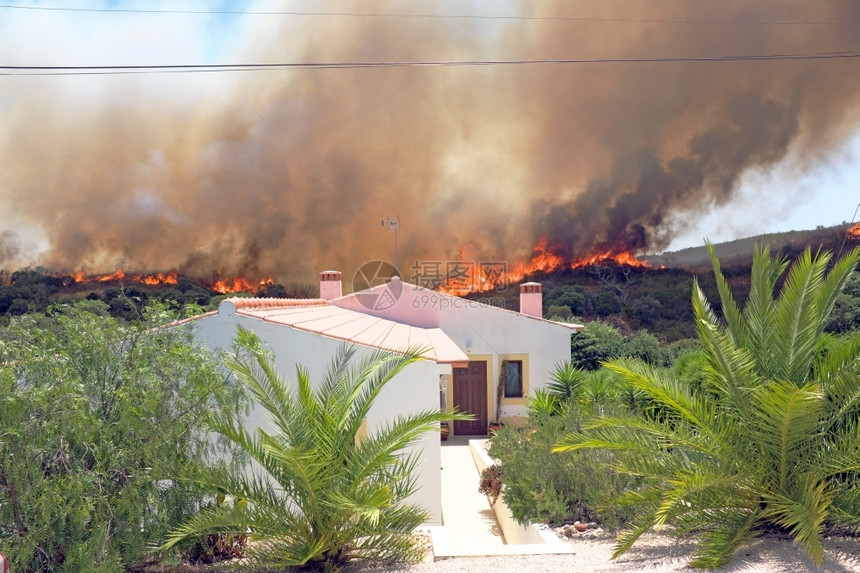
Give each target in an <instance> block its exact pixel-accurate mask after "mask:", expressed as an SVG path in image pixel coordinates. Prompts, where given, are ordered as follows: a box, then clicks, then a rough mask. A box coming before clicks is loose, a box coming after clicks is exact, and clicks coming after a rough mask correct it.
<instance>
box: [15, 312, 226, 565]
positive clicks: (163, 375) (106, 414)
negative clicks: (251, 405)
mask: <svg viewBox="0 0 860 573" xmlns="http://www.w3.org/2000/svg"><path fill="white" fill-rule="evenodd" d="M106 313H107V310H106V305H105V304H104V303H101V302H97V301H96V302H94V301H86V302H82V303H81V304H79V305H76V306H73V307H63V308H59V309H55V310H53V311H52V312H51V313H49V315H47V316H25V317H23V318H21V319H17V320H15V321H14V322H13V323H12V324H11V325H10V327H9V328H8V329H6V330H5V331H3V332H2V334H0V363H2V364H3V368H2V370H0V485H2V487H0V524H2V525H0V536H2V545H3V548H4V552H6V554H7V556H8V557H9V558H10V559H11V561H12V569H13V570H14V571H122V570H123V565H124V564H132V563H137V562H139V561H140V560H141V559H142V557H143V554H144V551H145V550H146V548H147V546H148V545H151V544H153V543H156V542H160V540H161V539H163V537H164V535H165V534H166V533H167V531H169V529H170V528H171V527H173V526H174V525H175V524H177V523H179V522H181V520H183V519H184V518H185V517H187V516H188V515H190V514H192V513H193V512H194V511H196V509H197V507H198V506H199V504H200V502H201V500H202V499H203V492H201V490H200V489H199V488H198V487H197V486H196V485H193V484H192V483H191V482H176V481H173V478H176V477H179V476H195V475H198V474H200V473H201V472H202V471H203V469H204V464H205V462H206V460H207V459H210V458H211V456H213V455H214V454H215V453H216V449H215V445H214V444H213V443H211V442H210V440H209V439H208V434H207V432H206V429H205V427H204V426H203V422H202V419H203V417H204V415H205V414H206V413H207V412H210V411H212V410H214V409H218V410H219V411H220V412H222V415H224V416H230V415H232V414H233V413H234V412H235V409H236V406H235V405H236V404H237V399H238V393H237V390H236V389H235V386H234V385H233V384H232V383H231V382H230V381H229V379H227V378H225V376H224V375H223V374H222V373H221V372H220V370H219V368H218V365H217V362H216V361H215V360H214V359H213V358H212V357H211V356H210V355H209V354H208V353H207V352H205V351H204V350H202V349H200V348H198V347H197V346H196V345H195V344H194V341H193V335H192V332H191V330H190V328H191V327H190V326H189V325H184V326H176V327H173V328H163V327H162V326H163V325H164V324H166V323H167V322H169V321H170V320H172V319H174V318H175V317H174V316H172V315H169V314H166V313H164V312H163V311H162V309H160V308H155V307H153V308H150V309H149V310H148V311H147V312H145V313H144V315H143V320H142V321H141V322H140V323H138V324H135V325H129V324H124V323H119V322H117V321H116V320H114V319H112V318H110V317H107V316H105V315H106Z"/></svg>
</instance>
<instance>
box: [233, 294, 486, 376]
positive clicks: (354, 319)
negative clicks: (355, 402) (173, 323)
mask: <svg viewBox="0 0 860 573" xmlns="http://www.w3.org/2000/svg"><path fill="white" fill-rule="evenodd" d="M237 302H238V303H240V304H236V303H237ZM225 303H232V304H233V305H235V312H236V314H239V315H242V316H249V317H253V318H258V319H261V320H265V321H267V322H270V323H273V324H281V325H284V326H289V327H291V328H295V329H297V330H303V331H305V332H313V333H316V334H320V335H322V336H327V337H330V338H336V339H339V340H344V341H347V342H352V343H355V344H360V345H362V346H369V347H372V348H380V349H383V350H391V351H395V352H397V351H402V350H405V349H407V348H416V347H417V348H421V349H423V350H424V352H423V354H422V355H423V357H424V358H426V359H428V360H432V361H434V362H438V363H440V364H453V363H460V362H467V361H468V360H469V358H468V356H467V355H466V353H465V352H463V351H462V350H461V349H460V348H459V347H458V346H457V345H456V344H454V342H453V341H452V340H451V339H450V338H448V336H447V335H446V334H445V333H444V332H442V330H441V329H439V328H422V327H419V326H411V325H408V324H402V323H399V322H395V321H393V320H388V319H386V318H380V317H376V316H371V315H369V314H364V313H362V312H358V311H355V310H349V309H346V308H340V307H337V306H334V305H330V304H328V302H327V301H325V300H322V299H251V298H238V299H237V298H231V299H226V300H225V301H223V302H222V303H221V304H222V305H224V306H223V307H219V310H220V308H223V309H224V310H225V311H226V312H231V311H233V309H231V308H230V305H229V304H226V305H225Z"/></svg>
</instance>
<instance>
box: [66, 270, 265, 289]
mask: <svg viewBox="0 0 860 573" xmlns="http://www.w3.org/2000/svg"><path fill="white" fill-rule="evenodd" d="M69 276H70V277H71V279H72V283H73V284H76V285H86V284H98V283H122V284H143V285H148V286H157V285H176V284H178V281H179V279H180V278H181V275H180V274H179V273H178V272H177V271H173V270H172V271H168V272H166V273H152V274H145V273H126V272H125V271H123V270H121V269H117V270H115V271H114V272H112V273H110V274H90V275H88V274H86V273H85V272H84V271H82V270H81V271H76V272H74V273H72V274H71V275H69ZM195 280H196V281H197V282H199V283H200V284H202V285H203V286H205V287H206V288H208V289H209V290H211V291H213V292H216V293H218V294H229V293H243V292H244V293H250V294H257V293H259V292H260V291H261V290H263V289H265V288H267V287H270V286H273V285H274V284H275V280H274V279H273V278H263V279H260V280H259V281H251V280H248V279H247V278H244V277H240V276H231V277H219V278H215V279H214V280H205V279H200V278H197V279H195Z"/></svg>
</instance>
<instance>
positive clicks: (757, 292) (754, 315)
mask: <svg viewBox="0 0 860 573" xmlns="http://www.w3.org/2000/svg"><path fill="white" fill-rule="evenodd" d="M787 267H788V260H787V259H786V258H785V257H771V254H770V246H769V245H764V246H761V245H756V248H755V252H754V254H753V266H752V270H751V274H750V295H749V299H748V301H747V304H746V307H745V308H744V313H743V319H744V321H745V324H746V330H747V332H748V333H749V340H748V341H747V343H746V344H744V345H743V346H744V347H745V348H746V349H748V350H749V351H750V352H751V353H752V354H753V357H754V360H755V363H756V364H758V365H759V371H760V372H767V371H770V369H771V368H772V362H773V361H774V360H778V359H779V357H778V356H774V355H773V353H772V352H771V350H770V349H771V348H772V347H773V342H772V340H773V337H774V336H775V331H774V324H773V323H774V315H775V307H776V303H775V301H774V298H773V297H774V293H775V291H776V284H777V281H778V280H779V277H780V276H782V274H783V273H784V272H785V269H786V268H787Z"/></svg>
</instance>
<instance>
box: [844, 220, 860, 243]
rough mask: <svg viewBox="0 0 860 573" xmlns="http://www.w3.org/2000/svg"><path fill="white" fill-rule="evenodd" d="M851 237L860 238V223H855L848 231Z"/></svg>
mask: <svg viewBox="0 0 860 573" xmlns="http://www.w3.org/2000/svg"><path fill="white" fill-rule="evenodd" d="M847 234H848V238H849V239H860V223H855V224H854V226H853V227H851V228H850V229H848V231H847Z"/></svg>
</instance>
